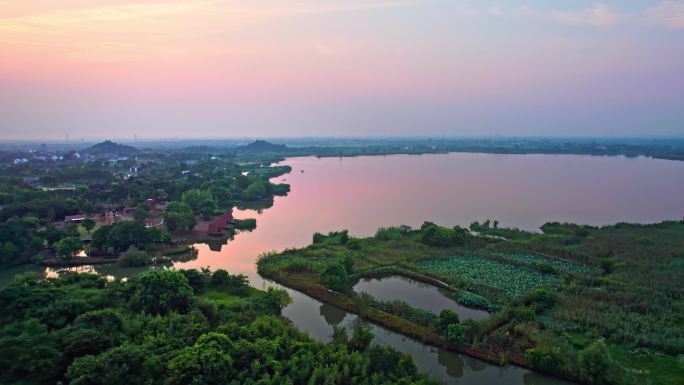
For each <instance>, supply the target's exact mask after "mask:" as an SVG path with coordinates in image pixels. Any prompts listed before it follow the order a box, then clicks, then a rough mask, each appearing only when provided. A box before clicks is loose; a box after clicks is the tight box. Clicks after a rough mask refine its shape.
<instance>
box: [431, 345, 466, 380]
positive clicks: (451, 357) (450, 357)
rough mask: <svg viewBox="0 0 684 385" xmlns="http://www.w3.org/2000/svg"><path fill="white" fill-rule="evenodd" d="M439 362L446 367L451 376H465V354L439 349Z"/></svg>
mask: <svg viewBox="0 0 684 385" xmlns="http://www.w3.org/2000/svg"><path fill="white" fill-rule="evenodd" d="M437 362H438V363H439V364H440V365H442V366H444V367H445V368H446V372H447V374H448V375H449V377H456V378H460V377H463V367H464V365H465V362H464V360H463V356H462V355H460V354H457V353H454V352H450V351H448V350H444V349H438V350H437Z"/></svg>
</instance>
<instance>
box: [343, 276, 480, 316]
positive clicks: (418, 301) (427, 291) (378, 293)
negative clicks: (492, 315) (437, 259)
mask: <svg viewBox="0 0 684 385" xmlns="http://www.w3.org/2000/svg"><path fill="white" fill-rule="evenodd" d="M354 290H355V291H356V292H357V293H361V292H364V293H367V294H370V295H371V296H373V297H374V298H375V299H377V300H380V301H394V300H400V301H404V302H406V303H408V304H409V305H411V306H413V307H415V308H419V309H423V310H428V311H431V312H433V313H435V314H439V312H441V311H442V310H443V309H450V310H453V311H455V312H456V313H458V315H459V316H460V318H461V321H465V320H468V319H474V320H480V319H483V318H487V317H489V313H487V312H486V311H482V310H477V309H471V308H468V307H465V306H461V305H459V304H458V303H457V302H456V301H454V300H452V299H451V298H449V297H447V296H445V295H444V294H442V293H441V292H440V291H439V289H437V288H436V287H434V286H432V285H428V284H425V283H422V282H418V281H414V280H412V279H409V278H405V277H401V276H398V275H394V276H390V277H383V278H363V279H361V280H359V282H358V283H357V284H356V285H354Z"/></svg>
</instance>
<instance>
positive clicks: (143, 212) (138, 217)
mask: <svg viewBox="0 0 684 385" xmlns="http://www.w3.org/2000/svg"><path fill="white" fill-rule="evenodd" d="M149 213H150V208H149V207H148V206H147V205H146V204H141V205H139V206H138V207H136V209H135V211H133V220H134V221H136V222H138V223H145V219H147V215H148V214H149Z"/></svg>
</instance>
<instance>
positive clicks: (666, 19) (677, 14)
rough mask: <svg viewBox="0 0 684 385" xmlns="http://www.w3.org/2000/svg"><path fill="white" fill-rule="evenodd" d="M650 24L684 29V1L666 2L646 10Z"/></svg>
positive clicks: (647, 20)
mask: <svg viewBox="0 0 684 385" xmlns="http://www.w3.org/2000/svg"><path fill="white" fill-rule="evenodd" d="M645 19H646V22H647V23H648V24H651V25H658V26H663V27H669V28H678V29H684V1H664V2H662V3H660V4H658V5H656V6H655V7H651V8H649V9H648V10H646V14H645Z"/></svg>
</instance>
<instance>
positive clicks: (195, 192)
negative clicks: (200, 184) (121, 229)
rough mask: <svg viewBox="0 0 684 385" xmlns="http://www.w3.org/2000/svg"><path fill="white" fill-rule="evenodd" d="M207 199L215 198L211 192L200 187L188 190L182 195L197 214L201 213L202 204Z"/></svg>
mask: <svg viewBox="0 0 684 385" xmlns="http://www.w3.org/2000/svg"><path fill="white" fill-rule="evenodd" d="M207 200H209V201H213V200H214V197H213V196H212V195H211V192H209V191H206V190H200V189H192V190H188V191H186V192H184V193H183V196H182V201H183V203H185V204H187V205H188V206H190V208H191V209H192V211H193V212H194V213H195V214H199V213H200V207H201V206H202V204H203V202H204V201H207Z"/></svg>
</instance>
